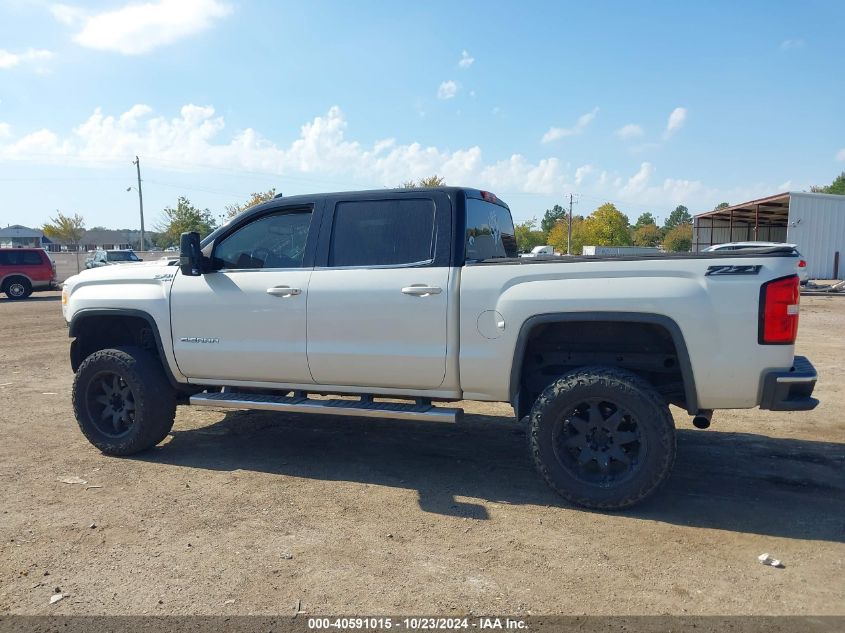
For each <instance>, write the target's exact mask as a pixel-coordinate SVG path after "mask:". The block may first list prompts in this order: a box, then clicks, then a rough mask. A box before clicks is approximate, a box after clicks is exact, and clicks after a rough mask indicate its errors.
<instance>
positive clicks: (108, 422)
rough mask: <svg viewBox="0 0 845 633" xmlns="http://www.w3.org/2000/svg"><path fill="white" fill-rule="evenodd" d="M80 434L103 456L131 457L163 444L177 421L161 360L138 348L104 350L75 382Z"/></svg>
mask: <svg viewBox="0 0 845 633" xmlns="http://www.w3.org/2000/svg"><path fill="white" fill-rule="evenodd" d="M73 411H74V413H75V414H76V420H77V422H78V423H79V428H80V429H81V430H82V433H83V434H84V435H85V437H86V438H88V441H89V442H91V443H92V444H93V445H94V446H96V447H97V448H98V449H100V450H101V451H102V452H103V453H105V454H107V455H133V454H134V453H138V452H140V451H143V450H146V449H148V448H152V447H153V446H155V445H156V444H158V443H159V442H161V441H162V440H163V439H164V438H165V437H167V435H168V433H170V429H171V428H173V420H174V418H175V417H176V393H175V390H174V389H173V387H172V386H171V385H170V383H169V381H168V380H167V376H166V375H165V373H164V368H163V367H162V365H161V361H160V360H159V359H158V358H156V357H155V356H153V354H151V353H150V352H148V351H147V350H144V349H141V348H138V347H120V348H115V349H103V350H100V351H97V352H94V353H93V354H91V355H90V356H89V357H88V358H86V359H85V360H84V361H83V362H82V364H81V365H80V366H79V369H78V370H77V372H76V377H75V378H74V381H73Z"/></svg>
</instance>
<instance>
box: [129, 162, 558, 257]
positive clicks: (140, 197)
mask: <svg viewBox="0 0 845 633" xmlns="http://www.w3.org/2000/svg"><path fill="white" fill-rule="evenodd" d="M132 164H133V165H135V167H136V168H137V170H138V205H139V206H140V207H141V250H142V251H144V250H146V246H147V243H146V241H145V240H144V194H142V193H141V159H140V158H138V157H137V156H136V157H135V160H133V161H132ZM570 206H571V205H570ZM570 215H571V213H570Z"/></svg>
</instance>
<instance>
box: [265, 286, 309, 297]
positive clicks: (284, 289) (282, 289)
mask: <svg viewBox="0 0 845 633" xmlns="http://www.w3.org/2000/svg"><path fill="white" fill-rule="evenodd" d="M267 294H268V295H273V296H274V297H293V296H296V295H298V294H302V290H300V289H299V288H291V287H290V286H273V287H272V288H267Z"/></svg>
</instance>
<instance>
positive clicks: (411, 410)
mask: <svg viewBox="0 0 845 633" xmlns="http://www.w3.org/2000/svg"><path fill="white" fill-rule="evenodd" d="M190 402H191V404H192V405H194V406H199V407H220V408H223V409H261V410H264V411H287V412H289V413H319V414H322V415H345V416H350V417H362V418H393V419H396V420H429V421H431V422H457V421H458V420H459V419H460V418H461V416H462V415H463V413H464V410H463V409H450V408H446V407H435V406H434V405H432V404H431V403H424V404H410V403H399V402H373V400H372V398H368V397H366V396H365V397H364V398H362V399H361V400H357V401H356V400H311V399H309V398H308V397H307V396H303V395H294V396H271V395H264V394H257V393H238V392H234V391H226V392H213V393H208V392H203V393H198V394H196V395H193V396H191V400H190Z"/></svg>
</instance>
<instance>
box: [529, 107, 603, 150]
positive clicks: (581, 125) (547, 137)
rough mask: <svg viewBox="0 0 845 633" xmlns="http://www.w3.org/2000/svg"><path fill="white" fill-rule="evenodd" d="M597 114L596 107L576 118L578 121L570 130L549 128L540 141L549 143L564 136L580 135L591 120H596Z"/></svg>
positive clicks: (597, 109)
mask: <svg viewBox="0 0 845 633" xmlns="http://www.w3.org/2000/svg"><path fill="white" fill-rule="evenodd" d="M598 112H599V108H598V106H596V107H595V108H593V109H592V110H590V111H589V112H587V113H586V114H582V115H581V116H579V117H578V121H576V122H575V125H574V126H573V127H571V128H562V127H550V128H549V130H548V132H546V133H545V134H543V138H542V139H540V140H541V142H543V143H551V142H552V141H556V140H558V139H561V138H563V137H565V136H575V135H576V134H580V133H581V132H583V131H584V129H585V128H586V127H587V126H588V125H589V124H590V123H592V122H593V119H595V118H596V115H597V114H598Z"/></svg>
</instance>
